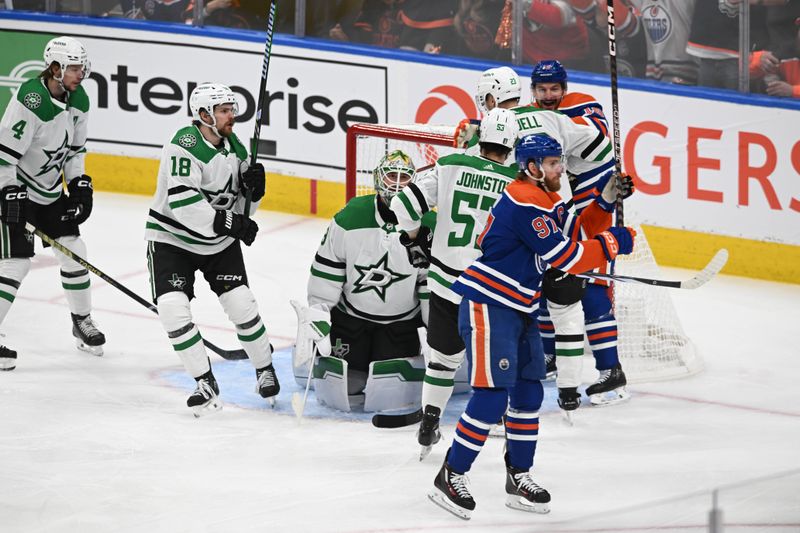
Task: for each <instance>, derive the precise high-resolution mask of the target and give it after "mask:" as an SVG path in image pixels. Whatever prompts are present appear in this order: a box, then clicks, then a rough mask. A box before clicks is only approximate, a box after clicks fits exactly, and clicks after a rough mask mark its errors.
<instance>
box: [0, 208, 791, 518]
mask: <svg viewBox="0 0 800 533" xmlns="http://www.w3.org/2000/svg"><path fill="white" fill-rule="evenodd" d="M148 206H149V199H148V198H144V197H138V196H126V195H120V194H108V193H97V194H96V198H95V207H94V212H93V214H92V217H91V218H90V219H89V221H88V222H87V223H86V224H85V225H84V226H82V227H81V231H82V232H83V233H84V236H85V238H86V241H87V244H88V248H89V258H88V259H89V261H90V262H92V263H93V264H94V265H95V266H97V267H98V268H100V269H102V270H103V271H104V272H106V273H107V274H108V275H110V276H111V277H113V278H115V279H116V280H117V281H119V282H121V283H123V284H125V285H126V286H127V287H128V288H130V289H131V290H133V291H135V292H137V293H139V294H140V295H142V296H145V297H148V295H149V286H148V277H147V267H146V262H145V243H144V241H143V240H142V235H143V231H144V223H145V217H146V214H147V210H148ZM256 220H257V222H258V224H259V226H260V228H261V231H260V233H259V237H258V239H257V240H256V242H255V244H254V245H253V246H252V247H250V248H245V258H246V262H247V267H248V273H249V278H250V284H251V287H252V288H253V291H254V292H255V294H256V298H257V299H258V302H259V306H260V310H261V315H262V317H263V318H264V321H265V323H266V324H267V328H268V331H269V333H270V336H271V338H272V342H273V344H274V345H275V348H276V350H277V353H276V357H275V364H276V367H277V368H278V370H279V376H280V378H281V385H282V391H281V395H280V396H279V399H278V405H277V407H276V408H275V409H274V410H273V409H270V408H269V407H268V406H267V405H266V402H265V401H264V400H262V399H261V398H260V397H258V395H257V394H256V393H255V392H254V386H255V376H254V372H253V369H252V367H251V366H250V364H249V362H248V361H237V362H229V361H224V360H222V359H221V358H219V357H217V356H216V355H213V354H211V362H212V366H213V368H214V371H215V374H216V375H217V377H218V380H219V384H220V387H221V389H222V399H223V401H224V402H225V407H224V409H223V410H222V411H221V412H220V413H217V414H214V415H213V416H207V417H204V418H201V419H195V418H194V417H193V416H192V413H191V411H190V410H189V409H188V408H187V407H186V405H185V401H186V397H187V396H188V394H189V392H190V391H191V390H192V389H193V388H194V385H193V380H191V378H189V377H188V376H187V375H186V374H185V373H184V371H183V369H182V367H181V365H180V362H179V360H178V357H177V355H176V354H175V353H174V352H173V350H172V348H171V346H170V344H169V342H168V340H167V337H166V335H165V333H164V332H163V330H162V329H161V325H160V323H159V322H158V321H157V318H156V317H155V315H153V314H152V313H151V312H150V311H148V310H147V309H145V308H144V307H141V306H140V305H139V304H137V303H136V302H135V301H133V300H131V299H130V298H128V297H127V296H125V295H124V294H122V293H121V292H119V291H118V290H116V289H115V288H113V287H112V286H110V285H108V284H106V283H105V282H103V281H101V280H99V279H98V278H93V279H92V286H93V298H94V306H95V310H94V313H93V315H94V317H95V318H96V320H97V321H98V322H99V323H100V326H101V329H102V330H103V331H104V333H105V334H106V337H107V339H108V341H107V344H106V346H105V355H104V356H103V357H93V356H91V355H89V354H87V353H84V352H79V351H78V350H77V349H76V348H75V347H74V344H73V339H72V336H71V333H70V329H71V322H70V317H69V309H68V307H67V305H66V302H65V299H64V295H63V290H62V289H61V286H60V280H59V275H58V266H57V263H56V261H55V260H54V259H53V257H52V253H51V252H50V251H49V250H46V251H39V252H37V253H38V255H37V256H36V257H35V258H34V261H33V267H32V269H31V272H30V274H29V275H28V277H27V278H26V279H25V281H24V282H23V285H22V287H21V289H20V291H19V295H18V297H17V300H16V301H15V303H14V306H13V307H12V309H11V312H10V313H9V315H8V317H7V319H6V321H5V323H4V324H2V327H0V331H2V333H3V334H4V336H5V337H4V338H2V339H0V343H3V344H6V345H8V346H10V347H12V348H14V349H15V350H17V351H18V353H19V360H18V364H17V369H16V370H14V371H12V372H2V373H0V406H2V407H0V531H3V532H4V533H9V532H25V533H28V532H110V531H114V532H117V533H123V532H125V533H127V532H139V531H144V532H147V533H155V532H162V531H163V532H178V531H187V532H188V531H191V532H193V533H199V532H212V531H213V532H250V531H253V532H255V531H260V532H261V531H347V532H362V531H392V532H399V531H459V530H469V531H514V532H516V531H520V532H521V531H575V532H579V531H610V532H612V531H681V532H686V531H698V532H699V531H707V530H708V529H707V528H708V523H709V514H708V513H709V510H710V509H711V507H712V501H713V495H712V491H713V490H714V489H716V488H719V487H722V488H721V489H720V490H719V491H718V492H717V493H716V501H717V505H718V508H719V509H721V514H720V515H719V516H718V520H719V522H720V523H721V524H722V526H723V529H722V531H726V532H728V531H731V532H733V531H735V532H743V531H746V532H755V531H770V532H776V531H795V532H796V531H800V451H798V450H800V445H798V442H800V387H798V379H800V349H798V342H797V328H798V325H800V286H797V285H787V284H779V283H770V282H764V281H754V280H749V279H744V278H737V277H731V276H725V275H720V276H718V277H717V278H715V279H714V280H712V281H711V282H710V283H709V284H708V285H706V286H704V287H702V288H701V289H698V290H696V291H680V290H677V291H673V292H672V293H671V296H672V298H673V302H674V304H675V307H676V309H677V312H678V314H679V316H680V318H681V320H682V323H683V327H684V329H685V330H686V333H687V334H688V335H689V336H690V337H691V338H692V339H693V341H694V342H695V344H696V345H697V347H698V349H699V351H700V353H701V355H702V357H703V359H704V361H705V366H706V368H705V370H704V371H703V372H702V373H700V374H697V375H695V376H692V377H689V378H685V379H682V380H676V381H667V382H658V383H644V384H636V385H631V386H630V387H629V390H630V391H631V393H632V396H633V398H632V400H631V401H630V402H629V403H627V404H623V405H618V406H614V407H608V408H596V407H589V406H588V402H584V406H583V407H581V408H580V409H579V410H578V411H577V412H576V414H575V417H574V418H575V425H574V426H573V427H570V426H568V425H566V424H565V423H564V421H563V419H562V417H561V415H560V414H559V412H558V410H557V407H556V404H555V396H556V394H555V389H554V388H553V385H552V384H548V385H547V386H546V398H545V405H544V406H543V408H542V415H541V429H540V439H539V445H538V451H537V455H536V465H535V468H534V475H535V479H536V481H537V482H539V483H540V484H541V485H542V486H544V487H545V488H547V489H548V490H549V491H550V493H551V494H552V503H551V509H552V511H551V513H550V514H549V515H533V514H528V513H523V512H520V511H514V510H510V509H507V508H506V507H505V506H504V502H505V492H504V474H505V470H504V466H503V458H502V457H503V441H502V439H490V440H489V441H488V442H487V444H486V446H485V448H484V450H483V452H482V453H481V455H480V456H479V457H478V459H477V461H476V463H475V465H474V467H473V470H472V472H471V473H470V474H469V477H470V480H471V487H472V493H473V495H474V497H475V499H476V500H477V508H476V510H475V512H474V513H473V518H472V520H470V521H469V522H464V521H462V520H460V519H458V518H456V517H454V516H452V515H450V514H448V513H446V512H445V511H443V510H442V509H440V508H439V507H436V506H434V505H433V504H432V503H431V502H430V501H428V498H427V496H426V494H427V492H428V491H429V490H430V489H431V487H432V480H433V477H434V476H435V474H436V472H437V471H438V469H439V467H440V465H441V462H442V460H443V457H444V454H445V452H446V450H447V447H448V445H449V442H450V441H451V440H452V436H453V432H454V424H455V421H456V419H457V417H458V415H459V414H460V411H461V409H463V406H464V404H465V402H466V395H460V396H455V397H454V402H453V405H452V406H451V408H450V409H449V410H448V412H447V414H446V417H445V419H444V424H443V432H444V439H443V442H441V443H439V444H438V445H437V446H435V447H434V449H433V452H432V453H431V455H430V456H429V457H428V458H427V459H426V460H425V461H424V462H420V461H419V447H418V445H417V444H416V439H415V435H414V433H415V429H416V428H414V427H409V428H402V429H396V430H379V429H376V428H374V427H372V425H371V424H370V423H369V416H367V415H364V414H363V413H353V414H351V415H344V414H341V413H336V412H332V411H331V410H329V409H327V408H325V407H322V406H318V405H317V404H316V402H315V400H314V397H313V393H312V396H310V398H309V403H308V409H307V416H306V417H305V418H304V419H303V420H302V422H301V423H298V421H297V419H296V418H295V417H294V415H293V412H292V409H291V406H290V403H291V396H292V392H293V391H297V390H300V387H299V386H297V385H296V384H295V383H294V380H293V379H292V378H291V376H290V374H291V371H290V359H291V355H290V351H291V344H292V342H293V339H294V336H295V327H296V325H295V316H294V312H293V311H292V308H291V306H290V305H289V300H290V299H293V298H294V299H303V298H304V297H305V287H306V282H307V275H308V270H309V266H310V263H311V260H312V258H313V256H314V252H315V251H316V247H317V245H318V244H319V241H320V239H321V237H322V234H323V232H324V230H325V227H326V226H327V221H325V220H322V219H317V218H310V217H301V216H294V215H286V214H278V213H272V212H265V211H260V212H259V213H258V214H257V215H256ZM664 271H665V274H667V275H668V276H669V277H671V278H673V277H674V278H679V279H680V278H684V277H688V276H690V275H691V272H688V271H682V270H676V269H664ZM196 290H197V295H198V298H197V299H196V300H195V301H194V303H193V308H194V312H195V322H196V323H197V324H198V325H199V327H200V329H201V331H202V333H203V335H204V336H205V337H206V338H207V339H208V340H210V341H212V342H214V343H216V344H218V345H219V346H221V347H224V348H228V349H232V348H237V347H238V345H237V340H236V334H235V332H234V330H233V328H232V327H231V325H230V324H229V323H228V321H227V319H226V317H225V316H224V314H223V312H222V309H221V308H220V306H219V303H218V302H217V300H216V298H215V297H214V295H213V294H212V293H211V292H210V291H209V290H208V288H207V286H206V284H205V281H204V280H203V279H202V277H200V279H199V281H198V282H197V284H196ZM586 364H587V365H591V362H590V360H589V359H587V360H586ZM790 471H793V473H792V472H790ZM786 472H790V473H789V474H787V475H782V476H781V475H780V474H781V473H786ZM754 478H765V479H760V480H756V481H748V480H752V479H754Z"/></svg>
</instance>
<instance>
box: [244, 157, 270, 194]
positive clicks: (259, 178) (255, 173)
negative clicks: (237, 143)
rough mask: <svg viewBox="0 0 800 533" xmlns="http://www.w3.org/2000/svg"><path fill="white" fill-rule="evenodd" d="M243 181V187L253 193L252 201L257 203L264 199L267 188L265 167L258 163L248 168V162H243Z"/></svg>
mask: <svg viewBox="0 0 800 533" xmlns="http://www.w3.org/2000/svg"><path fill="white" fill-rule="evenodd" d="M241 181H242V186H243V187H244V188H245V189H246V190H248V191H252V196H251V197H250V199H251V200H253V201H254V202H257V201H259V200H261V198H263V197H264V191H265V190H266V188H267V181H266V173H265V172H264V165H262V164H261V163H256V164H255V165H252V166H247V163H246V162H244V161H243V162H242V168H241Z"/></svg>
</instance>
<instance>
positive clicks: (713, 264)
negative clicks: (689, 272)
mask: <svg viewBox="0 0 800 533" xmlns="http://www.w3.org/2000/svg"><path fill="white" fill-rule="evenodd" d="M727 262H728V250H726V249H725V248H722V249H720V250H719V251H718V252H717V253H716V254H714V257H712V258H711V261H709V262H708V264H707V265H706V266H705V268H704V269H703V270H701V271H700V272H698V273H697V274H695V275H694V277H692V278H690V279H687V280H685V281H668V280H663V279H650V278H639V277H635V276H617V275H610V274H596V273H594V272H586V273H584V274H578V277H581V278H589V279H604V280H610V281H619V282H622V283H639V284H640V285H650V286H652V287H668V288H670V289H697V288H698V287H702V286H703V285H705V284H706V283H708V282H709V281H711V278H713V277H714V276H716V275H717V274H718V273H719V271H720V270H722V267H724V266H725V263H727Z"/></svg>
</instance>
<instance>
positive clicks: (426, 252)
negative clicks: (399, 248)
mask: <svg viewBox="0 0 800 533" xmlns="http://www.w3.org/2000/svg"><path fill="white" fill-rule="evenodd" d="M432 241H433V233H431V229H430V228H429V227H427V226H420V228H419V231H418V232H417V236H416V237H415V238H414V239H411V238H410V237H409V236H408V233H406V232H405V231H404V232H402V233H401V234H400V244H402V245H403V246H405V247H406V253H407V254H408V262H409V263H411V266H413V267H416V268H428V267H429V266H430V264H431V242H432Z"/></svg>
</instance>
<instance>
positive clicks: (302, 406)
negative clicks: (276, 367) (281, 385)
mask: <svg viewBox="0 0 800 533" xmlns="http://www.w3.org/2000/svg"><path fill="white" fill-rule="evenodd" d="M317 354H318V352H317V343H316V342H315V343H314V352H313V353H312V354H311V364H309V365H308V377H306V390H305V392H303V396H300V393H299V392H293V393H292V410H293V411H294V414H295V415H296V416H297V421H298V422H300V421H301V420H303V413H304V412H305V410H306V400H307V399H308V389H310V388H311V376H312V375H313V374H314V361H316V359H317Z"/></svg>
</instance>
